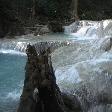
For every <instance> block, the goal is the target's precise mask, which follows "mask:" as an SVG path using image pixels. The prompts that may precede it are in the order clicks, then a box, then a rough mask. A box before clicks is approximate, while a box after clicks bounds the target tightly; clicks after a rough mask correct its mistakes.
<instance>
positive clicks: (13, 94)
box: [5, 90, 22, 100]
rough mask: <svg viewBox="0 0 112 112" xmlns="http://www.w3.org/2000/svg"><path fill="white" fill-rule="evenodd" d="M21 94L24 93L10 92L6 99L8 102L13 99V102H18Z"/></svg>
mask: <svg viewBox="0 0 112 112" xmlns="http://www.w3.org/2000/svg"><path fill="white" fill-rule="evenodd" d="M21 93H22V92H21V91H20V92H18V91H17V90H14V91H12V92H9V93H8V94H7V95H6V97H5V99H6V100H8V99H11V100H18V99H19V98H20V95H21Z"/></svg>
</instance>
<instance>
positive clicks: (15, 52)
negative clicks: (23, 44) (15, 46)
mask: <svg viewBox="0 0 112 112" xmlns="http://www.w3.org/2000/svg"><path fill="white" fill-rule="evenodd" d="M0 53H2V54H13V55H21V56H26V53H24V52H20V51H15V50H8V49H7V50H5V49H0Z"/></svg>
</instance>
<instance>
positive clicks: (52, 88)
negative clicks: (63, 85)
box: [17, 45, 80, 112]
mask: <svg viewBox="0 0 112 112" xmlns="http://www.w3.org/2000/svg"><path fill="white" fill-rule="evenodd" d="M26 51H27V52H26V53H27V56H28V60H27V63H26V73H25V81H24V87H23V93H22V95H21V98H20V104H19V108H18V110H17V112H67V110H70V109H71V110H74V107H75V105H76V103H74V102H72V103H71V101H72V99H71V98H70V100H69V97H68V96H67V95H65V94H63V95H62V94H61V91H60V89H59V87H58V85H57V84H56V78H55V75H54V71H53V67H52V62H51V58H50V56H49V53H50V49H49V48H48V49H47V50H45V49H41V48H40V49H39V50H38V51H39V52H38V53H37V51H36V49H35V47H34V46H31V45H28V47H27V50H26ZM63 99H64V100H65V101H63ZM69 101H70V104H69ZM73 105H74V106H73ZM66 106H68V107H70V108H68V109H67V107H66ZM71 106H73V108H71ZM76 109H77V110H78V111H75V112H80V105H79V102H78V106H76ZM69 112H73V111H69Z"/></svg>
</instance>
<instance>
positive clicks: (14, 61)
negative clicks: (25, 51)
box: [0, 54, 26, 112]
mask: <svg viewBox="0 0 112 112" xmlns="http://www.w3.org/2000/svg"><path fill="white" fill-rule="evenodd" d="M25 64H26V56H21V55H12V54H0V112H15V110H16V108H17V105H18V101H19V97H20V95H21V92H22V86H23V80H24V73H25V70H24V68H25Z"/></svg>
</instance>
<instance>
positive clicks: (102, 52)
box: [0, 20, 112, 112]
mask: <svg viewBox="0 0 112 112" xmlns="http://www.w3.org/2000/svg"><path fill="white" fill-rule="evenodd" d="M111 30H112V21H111V20H102V21H77V22H75V23H73V24H71V25H70V26H65V33H66V34H67V35H64V34H49V35H45V36H38V37H35V36H31V35H30V36H23V37H21V38H16V39H12V40H10V39H6V40H5V39H4V40H0V53H2V52H4V53H5V52H8V53H11V52H13V51H17V52H22V53H24V52H25V50H26V47H27V45H28V44H29V43H30V44H33V45H34V46H35V47H36V50H37V52H39V51H38V47H40V46H41V47H43V48H46V49H47V48H48V47H49V48H50V49H51V54H50V55H51V59H52V64H53V68H54V71H55V75H56V79H57V84H58V85H59V87H60V88H61V91H63V92H68V93H70V94H73V95H75V96H76V97H77V98H78V99H79V101H80V103H81V106H82V109H83V112H112V47H111V46H112V39H111V35H112V33H111Z"/></svg>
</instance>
